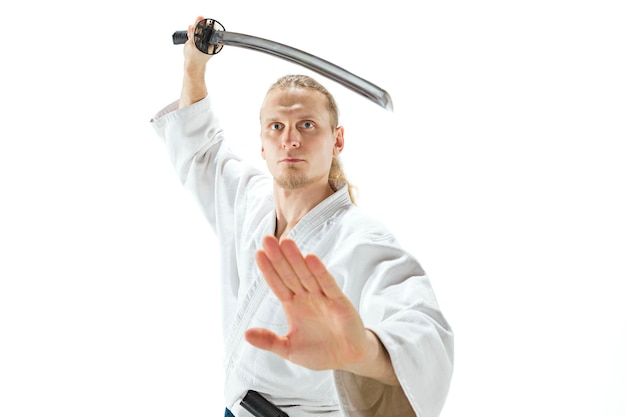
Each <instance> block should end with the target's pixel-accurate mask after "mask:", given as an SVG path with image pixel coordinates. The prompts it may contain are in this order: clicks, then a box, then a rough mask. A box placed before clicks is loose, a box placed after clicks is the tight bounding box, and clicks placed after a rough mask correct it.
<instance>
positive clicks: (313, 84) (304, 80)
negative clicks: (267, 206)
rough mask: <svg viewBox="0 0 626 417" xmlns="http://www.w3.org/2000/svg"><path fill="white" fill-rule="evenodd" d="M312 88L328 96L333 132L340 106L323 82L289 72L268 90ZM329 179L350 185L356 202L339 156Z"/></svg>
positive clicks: (349, 188)
mask: <svg viewBox="0 0 626 417" xmlns="http://www.w3.org/2000/svg"><path fill="white" fill-rule="evenodd" d="M290 87H291V88H310V89H311V90H315V91H319V92H320V93H322V94H323V95H324V96H325V97H326V108H327V110H328V113H329V115H330V123H331V126H330V127H331V129H332V130H333V132H334V131H335V130H336V129H337V127H338V125H339V107H338V106H337V102H336V101H335V98H334V97H333V95H332V94H331V93H330V92H329V91H328V90H327V89H326V87H324V86H323V85H322V84H320V83H319V82H317V81H316V80H315V79H314V78H312V77H310V76H308V75H302V74H289V75H285V76H282V77H280V78H279V79H278V80H276V82H275V83H274V84H272V85H271V86H270V88H269V89H268V90H267V92H268V93H269V92H270V91H272V90H274V89H276V88H290ZM328 180H329V182H330V183H331V186H332V187H333V188H334V182H335V181H342V182H345V183H346V186H347V187H348V194H349V195H350V200H351V201H352V203H355V202H356V201H355V198H354V188H355V187H354V186H353V185H352V184H350V182H349V181H348V179H347V178H346V175H345V173H344V172H343V167H342V166H341V162H340V161H339V159H338V158H337V157H335V158H333V161H332V163H331V165H330V172H329V174H328Z"/></svg>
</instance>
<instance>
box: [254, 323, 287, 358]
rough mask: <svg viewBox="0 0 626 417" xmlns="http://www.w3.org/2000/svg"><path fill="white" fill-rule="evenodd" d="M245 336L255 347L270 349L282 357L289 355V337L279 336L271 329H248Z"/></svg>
mask: <svg viewBox="0 0 626 417" xmlns="http://www.w3.org/2000/svg"><path fill="white" fill-rule="evenodd" d="M245 338H246V340H247V341H248V343H250V344H251V345H252V346H254V347H257V348H259V349H264V350H268V351H270V352H272V353H275V354H276V355H278V356H280V357H282V358H285V357H286V355H287V352H288V349H287V346H288V342H287V339H286V338H284V337H280V336H278V335H277V334H276V333H274V332H272V331H270V330H267V329H261V328H252V329H248V330H246V333H245Z"/></svg>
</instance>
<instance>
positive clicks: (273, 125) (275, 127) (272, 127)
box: [270, 122, 283, 130]
mask: <svg viewBox="0 0 626 417" xmlns="http://www.w3.org/2000/svg"><path fill="white" fill-rule="evenodd" d="M282 127H283V125H282V123H278V122H274V123H271V124H270V130H280V129H282Z"/></svg>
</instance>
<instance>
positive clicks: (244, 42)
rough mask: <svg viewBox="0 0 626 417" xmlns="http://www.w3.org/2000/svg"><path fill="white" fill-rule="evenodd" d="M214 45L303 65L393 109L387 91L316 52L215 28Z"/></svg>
mask: <svg viewBox="0 0 626 417" xmlns="http://www.w3.org/2000/svg"><path fill="white" fill-rule="evenodd" d="M209 42H210V43H211V44H212V45H215V46H217V45H220V44H221V45H229V46H236V47H240V48H246V49H251V50H255V51H258V52H263V53H265V54H269V55H273V56H275V57H278V58H282V59H284V60H286V61H290V62H292V63H295V64H298V65H301V66H303V67H305V68H308V69H310V70H312V71H315V72H317V73H318V74H321V75H323V76H325V77H327V78H330V79H332V80H334V81H335V82H337V83H339V84H341V85H343V86H344V87H347V88H349V89H350V90H352V91H354V92H356V93H358V94H361V95H362V96H364V97H366V98H367V99H369V100H371V101H373V102H374V103H376V104H378V105H379V106H381V107H383V108H384V109H386V110H390V111H393V102H392V100H391V96H390V95H389V93H387V91H385V90H384V89H382V88H380V87H378V86H377V85H375V84H373V83H371V82H369V81H367V80H365V79H363V78H361V77H358V76H357V75H355V74H353V73H351V72H349V71H347V70H345V69H343V68H341V67H339V66H337V65H335V64H333V63H331V62H329V61H326V60H324V59H322V58H319V57H317V56H315V55H312V54H309V53H307V52H304V51H302V50H300V49H296V48H293V47H291V46H288V45H285V44H282V43H278V42H275V41H270V40H267V39H263V38H259V37H256V36H251V35H244V34H243V33H236V32H227V31H219V30H218V31H214V32H213V34H212V35H211V39H210V41H209Z"/></svg>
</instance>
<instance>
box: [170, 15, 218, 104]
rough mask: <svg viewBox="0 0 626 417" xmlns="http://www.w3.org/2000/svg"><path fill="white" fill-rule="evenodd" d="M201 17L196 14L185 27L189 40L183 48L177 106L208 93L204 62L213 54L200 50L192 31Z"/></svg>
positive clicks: (198, 98) (194, 100)
mask: <svg viewBox="0 0 626 417" xmlns="http://www.w3.org/2000/svg"><path fill="white" fill-rule="evenodd" d="M203 19H204V18H203V17H202V16H198V17H197V18H196V21H195V23H194V24H193V25H189V27H188V28H187V36H188V38H189V40H188V41H187V42H186V43H185V47H184V48H183V51H184V52H183V53H184V55H185V62H184V75H183V87H182V91H181V94H180V101H179V104H178V108H183V107H186V106H189V105H191V104H193V103H196V102H198V101H200V100H202V99H203V98H205V97H206V96H207V94H208V93H207V87H206V81H205V73H206V64H207V62H208V61H209V59H211V57H212V56H213V55H209V54H205V53H203V52H200V51H199V50H198V48H196V45H195V44H194V43H193V32H194V29H195V27H196V24H197V23H198V22H199V21H201V20H203Z"/></svg>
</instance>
